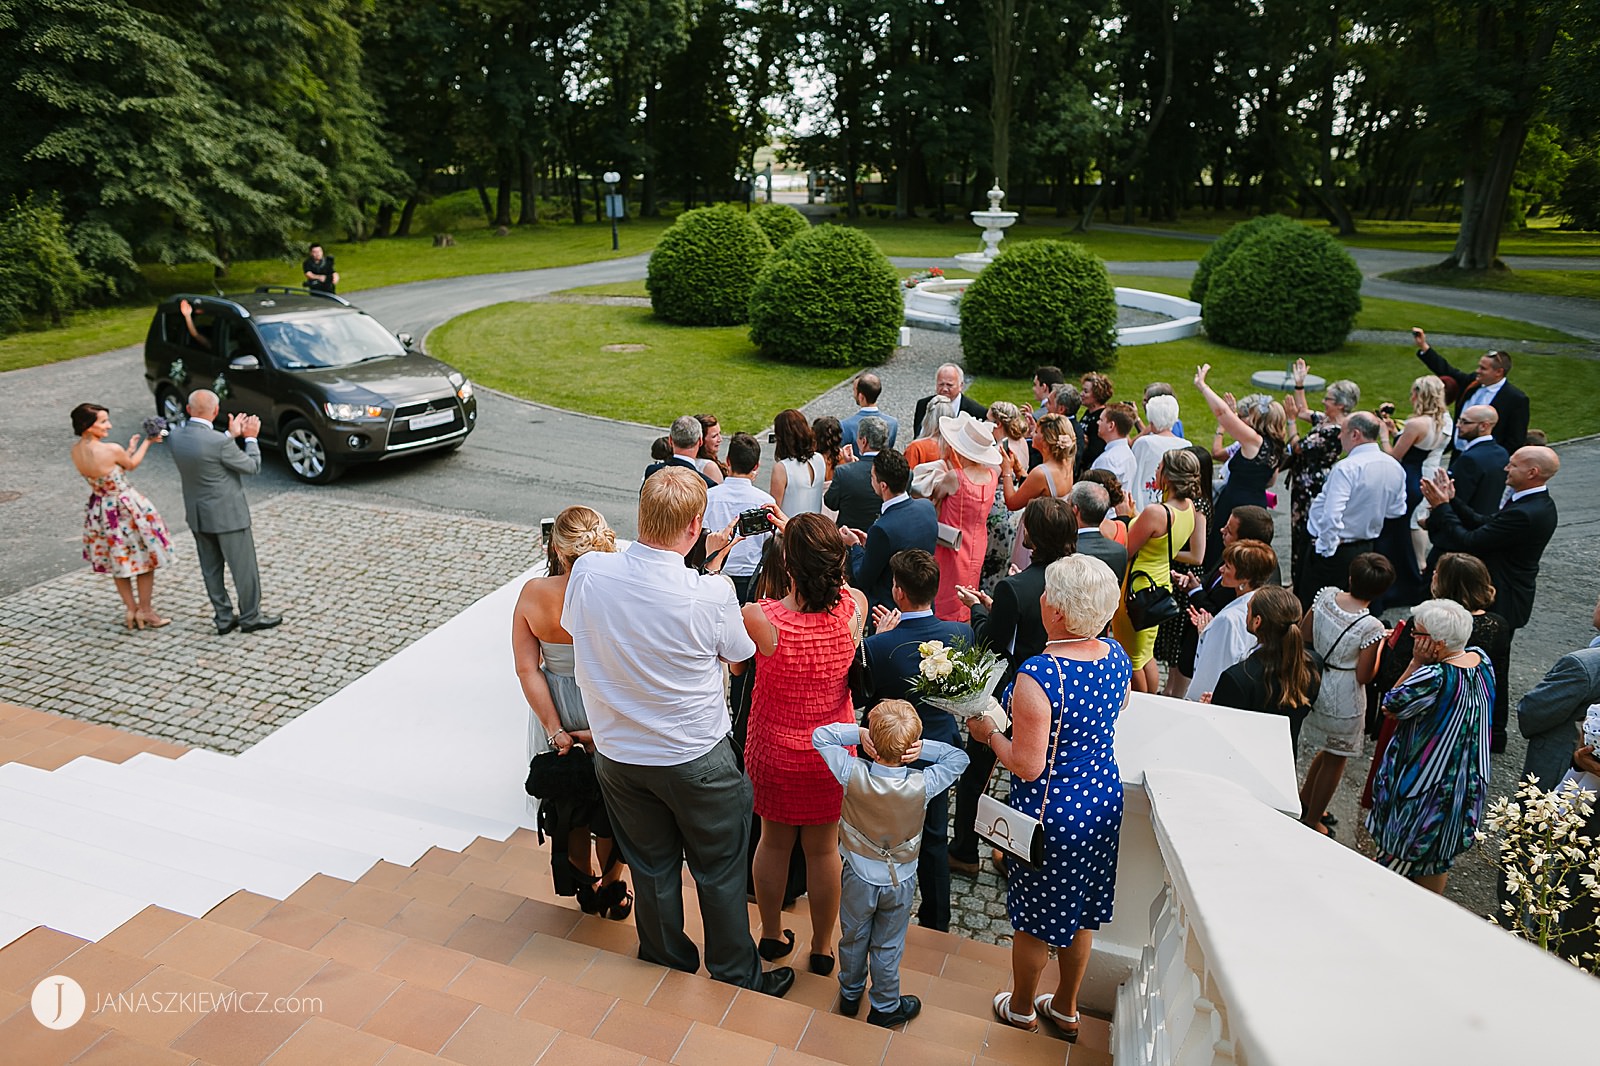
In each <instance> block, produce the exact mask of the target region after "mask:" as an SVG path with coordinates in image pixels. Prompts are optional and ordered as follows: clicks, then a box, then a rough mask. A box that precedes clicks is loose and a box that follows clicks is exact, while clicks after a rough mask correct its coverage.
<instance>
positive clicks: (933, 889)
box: [866, 549, 973, 932]
mask: <svg viewBox="0 0 1600 1066" xmlns="http://www.w3.org/2000/svg"><path fill="white" fill-rule="evenodd" d="M889 569H890V570H891V571H892V572H893V575H894V581H893V588H894V603H895V609H894V610H888V609H886V608H879V609H878V610H876V611H874V612H873V615H874V617H873V621H874V622H875V623H876V624H877V627H878V631H877V632H876V633H874V634H873V635H872V636H870V637H868V638H867V641H866V647H867V669H868V672H869V674H870V676H871V685H872V698H873V700H874V701H877V700H907V701H909V702H910V704H911V705H912V706H913V707H915V708H916V709H917V714H918V715H920V716H921V717H922V739H923V740H937V741H940V742H941V743H945V744H950V745H953V746H959V745H960V744H961V731H960V729H959V728H958V727H957V725H956V719H955V716H954V715H952V714H951V713H950V712H949V711H946V710H944V709H942V708H939V707H934V706H932V705H930V704H926V703H923V702H922V701H921V700H919V699H918V698H917V697H916V694H915V693H913V692H912V690H911V686H912V684H913V683H915V681H916V679H917V677H918V669H919V668H920V666H921V665H922V654H921V653H920V652H919V651H918V650H917V648H918V646H919V645H921V644H923V643H925V642H927V641H930V640H937V641H940V642H942V643H943V644H945V645H946V646H947V647H949V646H953V645H955V644H957V643H960V644H966V645H970V644H972V642H973V636H972V627H971V626H969V625H967V624H966V623H965V622H946V621H943V620H942V619H939V618H935V617H934V616H933V598H934V596H936V595H937V594H938V592H939V564H938V563H936V562H934V561H933V553H932V552H928V551H923V550H921V549H913V550H911V551H902V552H896V553H895V554H894V557H893V558H891V559H890V560H889ZM914 765H916V766H918V767H921V766H923V765H924V764H923V763H920V762H919V763H916V764H914ZM949 827H950V790H949V789H945V790H944V791H943V792H941V793H939V794H938V795H937V796H935V797H933V799H932V800H931V801H929V803H928V811H927V815H926V817H925V819H924V821H923V825H922V852H921V854H919V855H918V856H917V888H918V889H920V890H921V892H922V906H921V907H920V908H918V910H917V924H918V925H921V926H923V927H924V928H927V929H938V930H939V931H940V932H949V931H950V866H949V855H950V851H949V848H950V839H949V833H950V828H949Z"/></svg>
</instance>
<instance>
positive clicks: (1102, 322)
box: [961, 240, 1117, 378]
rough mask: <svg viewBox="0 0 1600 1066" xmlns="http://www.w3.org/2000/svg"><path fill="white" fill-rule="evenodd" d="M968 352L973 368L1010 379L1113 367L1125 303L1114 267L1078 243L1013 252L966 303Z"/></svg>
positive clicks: (970, 291) (1031, 245)
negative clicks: (1120, 306) (1038, 370)
mask: <svg viewBox="0 0 1600 1066" xmlns="http://www.w3.org/2000/svg"><path fill="white" fill-rule="evenodd" d="M961 351H962V355H963V357H964V359H965V362H966V364H967V367H968V369H970V370H974V371H979V372H984V373H990V374H997V375H1000V376H1002V377H1013V378H1015V377H1027V376H1028V375H1029V374H1031V373H1032V372H1033V369H1034V368H1035V367H1037V366H1040V365H1046V366H1059V367H1060V368H1061V369H1062V370H1064V371H1067V373H1068V377H1071V376H1072V375H1073V374H1082V373H1086V372H1087V371H1090V370H1099V369H1101V368H1103V367H1108V366H1110V365H1111V363H1112V360H1113V359H1115V357H1116V351H1117V297H1116V293H1115V292H1114V291H1113V289H1112V287H1111V278H1110V277H1109V276H1108V275H1107V274H1106V265H1105V264H1104V263H1102V262H1101V261H1100V259H1099V257H1098V256H1096V255H1095V254H1094V253H1093V252H1091V251H1089V250H1088V249H1087V248H1085V247H1084V246H1083V245H1081V244H1076V243H1073V242H1071V241H1050V240H1041V241H1025V242H1018V243H1016V244H1014V245H1012V246H1011V247H1010V248H1008V249H1007V250H1006V251H1003V252H1001V253H1000V255H999V257H998V258H996V259H995V261H994V262H993V263H990V264H989V265H988V266H987V267H985V268H984V271H983V273H981V274H979V275H978V277H977V280H975V281H974V282H973V283H972V284H971V285H969V286H967V291H966V293H965V295H963V296H962V297H961Z"/></svg>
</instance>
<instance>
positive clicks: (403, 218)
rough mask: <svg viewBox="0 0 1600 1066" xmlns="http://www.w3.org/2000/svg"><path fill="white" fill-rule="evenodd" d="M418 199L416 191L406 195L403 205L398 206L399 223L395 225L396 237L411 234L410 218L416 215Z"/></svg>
mask: <svg viewBox="0 0 1600 1066" xmlns="http://www.w3.org/2000/svg"><path fill="white" fill-rule="evenodd" d="M418 199H419V198H418V196H417V194H416V193H412V194H411V195H410V196H408V197H406V202H405V205H404V206H403V207H401V208H400V225H398V226H396V227H395V231H394V235H395V236H396V237H409V236H411V220H412V219H413V218H415V217H416V214H417V203H418Z"/></svg>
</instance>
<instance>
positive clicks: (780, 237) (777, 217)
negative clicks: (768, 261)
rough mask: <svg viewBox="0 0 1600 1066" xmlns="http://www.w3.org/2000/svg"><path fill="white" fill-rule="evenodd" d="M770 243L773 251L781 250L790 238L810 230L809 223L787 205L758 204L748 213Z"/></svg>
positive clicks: (804, 217)
mask: <svg viewBox="0 0 1600 1066" xmlns="http://www.w3.org/2000/svg"><path fill="white" fill-rule="evenodd" d="M750 217H751V218H753V219H755V220H756V225H758V226H760V227H761V230H762V232H763V233H765V234H766V235H767V240H769V241H771V242H772V247H773V248H774V249H777V248H782V247H783V246H784V244H786V243H787V242H788V240H789V238H790V237H798V236H799V235H800V234H802V233H804V232H805V231H806V230H808V229H810V228H811V222H810V221H809V220H808V219H807V218H806V216H804V215H802V214H801V213H800V212H799V211H797V210H795V209H794V208H793V207H791V206H789V205H788V204H760V205H759V206H757V207H756V208H755V210H753V211H751V212H750Z"/></svg>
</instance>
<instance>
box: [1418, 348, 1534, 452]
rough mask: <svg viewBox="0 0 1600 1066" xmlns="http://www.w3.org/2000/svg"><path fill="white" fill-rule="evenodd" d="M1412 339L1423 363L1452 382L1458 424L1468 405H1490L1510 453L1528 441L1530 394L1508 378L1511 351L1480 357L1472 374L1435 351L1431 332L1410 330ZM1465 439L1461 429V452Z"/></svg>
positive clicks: (1496, 432)
mask: <svg viewBox="0 0 1600 1066" xmlns="http://www.w3.org/2000/svg"><path fill="white" fill-rule="evenodd" d="M1411 340H1412V342H1413V343H1415V344H1416V346H1417V358H1418V359H1421V360H1422V365H1423V366H1426V367H1427V368H1428V369H1429V370H1430V371H1432V372H1433V373H1435V374H1437V375H1439V377H1441V378H1443V379H1444V380H1445V381H1446V382H1453V383H1454V385H1455V390H1456V410H1455V416H1456V425H1457V426H1458V427H1459V426H1460V424H1461V414H1462V412H1463V411H1465V410H1466V409H1467V408H1469V407H1474V406H1477V405H1478V404H1487V405H1488V406H1490V407H1493V408H1494V410H1495V414H1496V415H1498V416H1499V418H1498V421H1496V422H1495V425H1494V439H1495V440H1497V441H1499V442H1500V446H1501V447H1503V448H1504V449H1505V450H1506V451H1507V452H1508V453H1514V452H1515V451H1516V450H1517V449H1518V448H1520V447H1522V446H1523V445H1524V444H1526V443H1527V442H1528V394H1527V393H1525V392H1523V391H1522V390H1521V389H1519V388H1517V387H1516V386H1515V385H1513V384H1511V382H1509V381H1507V380H1506V377H1507V376H1508V375H1509V374H1510V373H1511V353H1510V352H1500V351H1494V352H1489V353H1488V354H1487V355H1484V356H1481V357H1480V358H1479V359H1478V366H1477V368H1476V369H1475V370H1473V371H1472V372H1471V373H1469V372H1467V371H1465V370H1457V369H1456V368H1455V367H1453V366H1451V365H1450V364H1449V363H1447V362H1445V361H1444V357H1443V356H1441V355H1440V354H1439V353H1438V352H1436V351H1434V350H1433V346H1432V345H1430V344H1429V343H1428V335H1427V334H1426V333H1424V332H1423V331H1422V330H1421V329H1420V328H1415V327H1414V328H1413V329H1412V330H1411ZM1465 443H1466V441H1465V440H1464V439H1463V438H1462V436H1461V434H1460V432H1459V431H1458V432H1457V434H1456V439H1455V446H1456V450H1457V451H1459V450H1460V449H1461V448H1462V447H1463V445H1464V444H1465Z"/></svg>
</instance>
